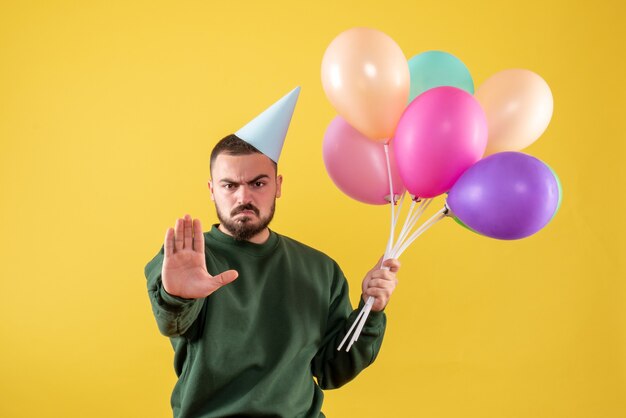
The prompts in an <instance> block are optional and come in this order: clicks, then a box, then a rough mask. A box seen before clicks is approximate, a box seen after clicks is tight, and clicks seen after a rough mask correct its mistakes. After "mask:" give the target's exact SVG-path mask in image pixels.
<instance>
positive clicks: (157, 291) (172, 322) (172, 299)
mask: <svg viewBox="0 0 626 418" xmlns="http://www.w3.org/2000/svg"><path fill="white" fill-rule="evenodd" d="M163 257H164V255H163V247H161V251H159V253H158V254H157V255H156V256H155V257H154V258H153V259H152V260H151V261H150V262H149V263H148V264H147V265H146V268H145V271H144V273H145V276H146V279H147V280H148V295H149V297H150V304H151V305H152V313H153V314H154V317H155V318H156V321H157V325H158V327H159V331H161V334H163V335H165V336H167V337H178V336H181V335H183V334H184V333H185V332H187V330H188V329H189V328H190V327H191V325H192V324H193V323H194V321H195V320H196V318H197V317H198V314H199V313H200V310H201V309H202V301H203V299H184V298H180V297H178V296H174V295H170V294H169V293H167V292H166V291H165V289H164V288H163V284H162V282H161V269H162V268H163Z"/></svg>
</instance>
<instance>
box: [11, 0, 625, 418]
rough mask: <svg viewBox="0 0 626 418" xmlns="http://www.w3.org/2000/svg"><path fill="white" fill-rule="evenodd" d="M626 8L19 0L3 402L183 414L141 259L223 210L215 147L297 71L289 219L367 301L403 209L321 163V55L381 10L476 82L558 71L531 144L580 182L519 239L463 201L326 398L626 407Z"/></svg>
mask: <svg viewBox="0 0 626 418" xmlns="http://www.w3.org/2000/svg"><path fill="white" fill-rule="evenodd" d="M625 21H626V11H625V6H624V3H623V2H622V1H618V0H614V1H610V0H604V1H594V2H583V1H566V0H562V1H549V0H547V1H546V0H530V1H525V2H514V3H508V2H480V1H477V2H470V1H462V0H451V1H439V2H435V1H419V2H418V1H405V2H401V1H393V0H390V1H380V0H375V1H370V0H361V1H351V2H336V1H318V2H298V1H293V0H292V1H280V2H278V1H273V2H245V1H244V2H227V1H222V2H217V1H215V2H212V1H179V2H164V1H110V0H109V1H65V2H60V1H6V0H5V1H2V3H1V4H0V141H1V142H0V144H1V146H0V173H1V174H0V187H1V206H0V222H1V224H0V228H1V229H0V231H1V232H2V240H1V241H0V255H1V258H2V262H1V264H0V268H1V273H0V285H1V286H0V290H1V293H0V335H1V338H2V340H1V344H0V416H2V417H7V418H18V417H43V416H45V417H81V418H82V417H129V418H131V417H132V418H136V417H168V416H170V415H171V411H170V407H169V396H170V392H171V389H172V386H173V384H174V382H175V377H174V371H173V367H172V359H173V356H172V350H171V347H170V345H169V342H168V340H167V339H166V338H164V337H162V336H161V335H160V334H159V333H158V330H157V327H156V324H155V321H154V319H153V317H152V313H151V310H150V306H149V301H148V297H147V293H146V288H145V279H144V277H143V267H144V265H145V263H146V262H147V261H148V260H149V259H150V258H151V257H152V256H153V255H154V254H155V253H156V251H157V250H158V249H159V247H160V245H161V242H162V239H163V236H164V233H165V230H166V228H167V227H168V226H170V225H173V222H174V220H175V218H176V217H178V216H182V215H183V214H185V213H187V212H188V213H191V214H192V215H194V216H197V217H200V218H201V219H202V221H203V222H204V224H205V227H207V226H208V225H209V224H211V223H213V222H215V221H216V217H215V214H214V208H213V206H212V203H211V202H210V200H209V193H208V190H207V187H206V181H207V179H208V153H209V150H210V149H211V147H212V145H213V144H214V143H215V142H216V141H217V140H218V139H219V138H221V137H222V136H224V135H226V134H228V133H230V132H232V131H235V130H237V129H238V128H239V127H241V126H243V125H244V124H245V123H246V122H247V121H248V120H250V119H251V118H252V117H254V116H256V115H257V114H258V113H259V112H260V111H262V110H263V109H265V108H266V107H267V106H269V105H270V104H271V103H273V102H274V101H275V100H277V99H278V98H280V97H281V96H282V95H283V94H285V93H286V92H288V91H289V90H291V89H292V88H293V87H295V86H297V85H301V86H302V93H301V95H300V100H299V103H298V105H297V108H296V113H295V116H294V118H293V121H292V125H291V129H290V132H289V135H288V137H287V141H286V144H285V148H284V150H283V155H282V157H281V164H280V171H281V173H282V174H283V175H284V178H285V181H284V183H283V197H282V198H281V199H279V201H278V206H277V217H276V219H275V221H274V223H273V228H274V229H275V230H277V231H278V232H281V233H284V234H286V235H289V236H292V237H293V238H296V239H299V240H301V241H304V242H306V243H308V244H310V245H312V246H314V247H317V248H319V249H321V250H323V251H324V252H326V253H328V254H329V255H331V256H332V257H333V258H335V259H336V260H337V261H338V262H339V263H340V264H341V265H342V267H343V268H344V270H345V272H346V274H347V276H348V277H349V280H350V283H351V286H352V298H353V302H356V300H357V298H358V292H359V290H358V289H359V284H360V281H361V277H362V275H363V274H364V272H365V271H366V270H367V269H368V268H369V267H370V266H371V265H373V263H374V262H375V260H376V259H377V257H378V256H379V254H380V253H381V252H382V250H383V248H384V243H385V240H386V237H387V228H388V217H389V214H388V210H387V209H388V207H385V206H381V207H378V206H366V205H364V204H361V203H358V202H356V201H353V200H351V199H349V198H348V197H346V196H344V195H342V194H341V193H340V192H339V191H338V189H336V188H335V186H334V185H333V184H332V182H331V181H330V179H329V178H328V176H327V174H326V172H325V169H324V166H323V162H322V157H321V143H322V138H323V135H324V131H325V129H326V126H327V125H328V123H329V122H330V121H331V119H332V118H333V117H334V115H335V112H334V110H333V109H332V107H331V106H330V104H329V102H328V101H327V100H326V97H325V96H324V93H323V90H322V86H321V80H320V66H321V59H322V55H323V53H324V51H325V49H326V47H327V46H328V44H329V43H330V42H331V40H332V39H333V38H334V37H335V36H336V35H337V34H339V33H340V32H341V31H343V30H345V29H348V28H350V27H354V26H366V27H372V28H377V29H379V30H382V31H384V32H386V33H387V34H389V35H390V36H391V37H392V38H394V40H395V41H396V42H397V43H398V44H399V45H400V47H401V48H402V49H403V51H404V53H405V55H406V56H407V58H410V57H411V56H413V55H415V54H417V53H419V52H423V51H426V50H432V49H440V50H444V51H448V52H450V53H452V54H454V55H456V56H457V57H459V58H460V59H461V60H462V61H464V62H465V64H466V65H467V66H468V67H469V69H470V71H471V73H472V76H473V78H474V82H475V84H476V86H479V85H480V84H481V83H482V82H483V81H484V80H485V79H486V78H487V77H489V76H490V75H492V74H493V73H495V72H497V71H500V70H503V69H506V68H527V69H530V70H532V71H534V72H536V73H538V74H540V75H541V76H542V77H543V78H544V79H545V80H546V81H547V82H548V84H549V85H550V87H551V89H552V92H553V95H554V102H555V111H554V116H553V118H552V121H551V123H550V126H549V128H548V129H547V131H546V132H545V134H544V135H543V136H542V137H541V138H540V139H539V141H538V142H536V143H535V144H533V145H532V146H531V147H529V148H527V149H526V150H525V151H526V152H528V153H530V154H532V155H534V156H536V157H538V158H540V159H542V160H543V161H545V162H547V163H548V164H550V165H551V166H552V167H553V168H554V170H555V171H556V172H557V173H558V174H559V176H560V178H561V181H562V183H563V190H564V199H563V205H562V207H561V210H560V212H559V213H558V215H557V216H556V218H555V219H554V220H553V222H552V223H551V224H549V225H548V226H547V227H546V228H545V229H544V230H542V231H541V232H539V233H538V234H536V235H534V236H532V237H530V238H527V239H524V240H519V241H514V242H504V241H497V240H492V239H488V238H485V237H481V236H478V235H475V234H472V233H471V232H469V231H466V230H465V229H463V228H461V227H459V226H458V225H456V224H455V223H454V222H452V221H451V220H450V219H446V220H444V221H442V222H440V223H439V224H437V225H436V226H435V227H433V228H432V229H431V230H429V231H428V232H427V233H426V234H424V235H423V236H422V237H421V238H420V239H419V240H418V241H417V242H416V243H415V244H414V245H413V247H411V248H410V249H409V251H407V252H406V253H405V254H404V255H403V256H402V262H403V268H402V271H401V273H400V280H401V283H400V286H399V288H398V289H397V292H396V293H395V294H394V297H393V299H392V302H391V304H390V305H389V307H388V310H387V313H388V317H389V326H388V331H387V335H386V340H385V344H384V346H383V349H382V352H381V355H380V357H379V359H378V360H377V362H376V363H375V364H374V365H373V366H372V367H371V368H370V369H368V370H366V371H365V372H364V373H363V374H362V375H361V376H359V377H358V378H357V380H355V381H353V382H352V383H351V384H349V385H348V386H346V387H344V388H342V389H340V390H337V391H329V392H327V393H326V394H327V397H326V402H325V408H324V410H325V412H326V413H327V414H328V415H329V416H330V417H352V416H355V417H356V416H358V417H360V418H366V417H435V418H439V417H441V418H443V417H493V418H496V417H498V418H499V417H524V418H526V417H546V418H548V417H550V418H552V417H568V418H571V417H589V418H591V417H603V418H618V417H622V418H623V417H626V286H625V285H624V279H625V277H626V274H625V273H626V270H625V263H624V254H625V250H626V245H625V243H624V233H625V232H626V228H625V224H624V210H625V209H626V207H625V205H624V197H623V191H624V180H625V177H626V176H625V175H624V174H625V170H624V158H625V157H626V152H625V146H624V140H625V135H624V130H625V128H626V126H625V125H626V122H625V120H626V117H625V116H624V115H625V113H626V103H625V98H626V94H625V87H624V85H625V83H626V77H625V75H624V74H625V72H626V66H625V65H624V64H625V61H626V60H625V56H626V50H625V47H624V40H626V32H625V31H624V29H623V27H624V22H625ZM441 204H442V202H441V201H437V202H436V203H435V204H434V205H433V207H435V206H436V207H437V209H438V208H439V207H441ZM434 210H435V209H433V211H434Z"/></svg>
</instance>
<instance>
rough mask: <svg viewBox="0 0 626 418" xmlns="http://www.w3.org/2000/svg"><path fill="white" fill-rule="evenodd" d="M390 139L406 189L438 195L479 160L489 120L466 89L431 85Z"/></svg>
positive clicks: (423, 194)
mask: <svg viewBox="0 0 626 418" xmlns="http://www.w3.org/2000/svg"><path fill="white" fill-rule="evenodd" d="M392 143H393V146H394V149H395V153H396V156H397V163H398V170H399V172H400V176H401V177H402V180H403V182H404V185H405V186H406V188H407V190H408V191H409V192H410V193H411V194H414V195H415V196H419V197H426V198H428V197H435V196H438V195H440V194H442V193H444V192H446V191H448V190H449V189H450V187H452V185H453V184H454V182H456V180H457V179H458V178H459V177H460V176H461V174H463V172H464V171H465V170H467V169H468V168H469V167H471V166H472V165H473V164H474V163H476V161H478V160H480V158H481V157H482V155H483V153H484V152H485V148H486V146H487V119H486V118H485V114H484V112H483V110H482V108H481V107H480V105H479V104H478V102H477V101H476V99H474V97H473V96H472V95H471V94H469V93H468V92H466V91H464V90H461V89H458V88H456V87H449V86H446V87H436V88H432V89H430V90H427V91H425V92H424V93H422V94H421V95H419V96H417V97H416V98H415V100H413V101H412V102H411V104H410V105H409V106H408V107H407V108H406V110H405V111H404V113H403V115H402V117H401V118H400V122H399V123H398V127H397V128H396V133H395V136H394V138H393V141H392Z"/></svg>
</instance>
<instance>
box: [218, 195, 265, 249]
mask: <svg viewBox="0 0 626 418" xmlns="http://www.w3.org/2000/svg"><path fill="white" fill-rule="evenodd" d="M275 209H276V201H274V202H273V203H272V207H271V208H270V212H269V214H268V215H267V216H265V217H261V216H260V211H259V209H258V208H257V207H256V206H254V205H253V204H251V203H247V204H245V205H241V206H237V207H236V208H235V209H233V210H232V211H231V212H230V216H224V214H223V213H222V212H221V211H220V209H219V208H218V207H217V205H215V211H216V212H217V218H218V219H219V220H220V223H221V224H222V225H223V226H224V228H226V230H227V231H228V232H230V234H231V235H232V236H233V238H234V239H235V240H237V241H248V240H249V239H250V238H252V237H254V236H255V235H256V234H258V233H259V232H261V231H263V230H264V229H265V228H267V226H268V225H269V224H270V222H272V219H273V218H274V211H275ZM244 210H251V211H253V212H254V213H255V214H256V216H257V217H258V218H259V221H258V222H257V223H255V222H254V221H253V220H252V219H251V218H250V217H249V216H245V215H244V216H239V217H238V218H237V219H233V218H234V217H235V215H237V214H238V213H241V212H243V211H244Z"/></svg>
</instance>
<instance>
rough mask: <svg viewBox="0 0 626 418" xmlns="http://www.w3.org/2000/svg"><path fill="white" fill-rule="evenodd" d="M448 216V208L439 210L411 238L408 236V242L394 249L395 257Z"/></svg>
mask: <svg viewBox="0 0 626 418" xmlns="http://www.w3.org/2000/svg"><path fill="white" fill-rule="evenodd" d="M445 217H446V208H443V209H441V210H440V211H439V212H437V213H435V214H434V215H433V216H432V217H431V218H430V219H429V220H427V221H426V222H424V224H423V225H422V226H420V227H419V228H418V229H417V231H415V232H414V233H413V234H412V235H411V236H410V237H409V238H407V240H406V242H405V243H404V244H402V246H401V247H400V248H399V249H398V250H397V251H394V253H393V257H394V258H399V257H400V255H402V253H403V252H404V251H405V250H406V249H407V248H408V247H409V245H411V244H412V243H413V241H415V240H416V239H417V238H418V237H419V236H420V235H422V234H423V233H424V232H426V230H428V229H429V228H430V227H431V226H433V225H434V224H436V223H437V222H439V221H440V220H442V219H443V218H445Z"/></svg>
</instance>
